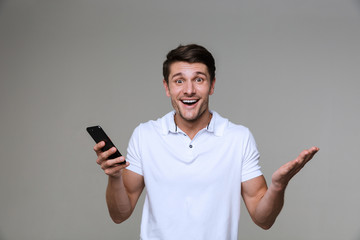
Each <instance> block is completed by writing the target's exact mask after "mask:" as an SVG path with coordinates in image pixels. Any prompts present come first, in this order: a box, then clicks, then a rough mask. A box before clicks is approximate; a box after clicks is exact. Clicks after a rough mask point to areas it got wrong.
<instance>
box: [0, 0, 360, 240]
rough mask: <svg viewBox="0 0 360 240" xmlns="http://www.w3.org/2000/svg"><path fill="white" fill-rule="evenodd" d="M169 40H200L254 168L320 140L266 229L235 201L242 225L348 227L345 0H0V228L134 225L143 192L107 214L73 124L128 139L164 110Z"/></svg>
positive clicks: (89, 230)
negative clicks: (119, 217) (257, 160)
mask: <svg viewBox="0 0 360 240" xmlns="http://www.w3.org/2000/svg"><path fill="white" fill-rule="evenodd" d="M180 43H182V44H186V43H199V44H203V45H204V46H206V47H207V48H208V49H209V50H210V51H212V53H213V54H214V56H215V58H216V60H217V68H218V71H217V85H216V87H215V94H214V95H213V96H212V97H211V99H210V101H211V103H210V105H211V109H213V110H216V111H217V112H219V113H220V114H221V115H223V116H224V117H227V118H229V119H231V120H232V121H233V122H235V123H238V124H243V125H245V126H247V127H249V128H250V129H251V130H252V132H253V134H254V136H255V138H256V140H257V143H258V146H259V149H260V151H261V153H262V157H261V161H262V170H263V172H264V175H265V176H266V178H267V181H268V182H269V181H270V180H271V175H272V173H273V172H274V171H275V170H276V169H277V168H278V167H279V166H281V165H282V164H284V163H285V162H287V161H289V160H292V159H293V158H295V157H296V156H297V155H298V153H299V152H300V151H301V150H303V149H304V148H308V147H311V146H313V145H316V146H319V147H320V148H321V151H320V152H319V154H318V155H317V156H316V158H315V159H314V160H313V161H312V162H311V163H309V165H307V166H306V167H305V168H304V169H303V171H302V172H301V173H299V175H298V176H296V178H295V179H294V180H293V181H292V182H291V183H290V185H289V188H288V190H287V192H286V202H285V207H284V209H283V211H282V213H281V214H280V216H279V218H278V220H277V222H276V224H275V225H274V226H273V228H272V229H270V230H268V231H264V230H261V229H260V228H258V227H256V226H255V225H254V224H253V223H252V222H251V220H250V218H249V216H248V213H247V211H246V210H245V209H244V208H243V211H242V218H241V224H240V230H239V231H240V236H241V237H240V238H241V239H274V240H275V239H276V240H281V239H284V240H285V239H292V240H296V239H306V240H311V239H327V240H331V239H334V240H338V239H349V240H359V239H360V223H359V215H360V204H359V203H360V192H359V186H358V185H359V184H358V183H359V182H360V176H359V167H360V163H359V159H358V156H359V154H358V150H359V137H360V135H359V133H360V130H359V122H360V114H359V105H360V104H359V103H360V94H359V89H360V88H359V87H360V86H359V85H360V84H359V76H360V70H359V66H360V64H359V63H360V2H359V1H358V0H301V1H299V0H298V1H295V0H273V1H268V0H243V1H215V0H211V1H205V0H200V1H199V0H195V1H189V0H183V1H165V0H154V1H134V0H122V1H115V0H113V1H111V0H106V1H94V0H86V1H85V0H74V1H69V0H66V1H55V0H43V1H40V0H39V1H36V0H13V1H4V0H3V1H0V79H1V82H0V84H1V85H0V120H1V124H0V134H1V135H0V136H1V138H0V156H1V168H0V239H4V240H21V239H26V240H32V239H34V240H35V239H36V240H42V239H45V240H48V239H49V240H52V239H59V240H63V239H138V235H139V227H140V218H141V209H142V202H143V196H142V198H141V201H140V203H139V204H138V206H137V208H136V211H135V213H134V215H133V216H132V217H131V218H130V219H129V220H128V221H127V222H125V223H123V224H120V225H115V224H113V223H112V222H111V220H110V218H109V216H108V213H107V208H106V204H105V197H104V193H105V187H106V183H107V177H106V175H104V173H103V172H102V171H101V169H100V168H99V167H98V166H97V164H96V163H95V159H96V157H95V154H94V152H93V151H92V146H93V142H92V139H90V137H89V136H88V135H87V133H86V131H85V128H86V127H87V126H89V125H95V124H101V125H102V126H103V127H104V129H105V130H106V131H107V132H108V133H109V135H110V136H111V137H112V139H113V141H114V142H115V143H116V145H118V146H119V148H120V150H121V151H122V152H123V154H126V148H127V144H128V140H129V137H130V135H131V133H132V131H133V129H134V128H135V127H136V126H137V125H138V124H139V123H140V122H144V121H147V120H149V119H156V118H158V117H160V116H162V115H164V114H165V113H167V112H168V111H170V110H171V109H172V108H171V104H170V100H169V99H168V98H167V97H166V95H165V92H164V89H163V86H162V73H161V67H162V62H163V60H164V57H165V54H166V53H167V52H168V51H169V50H170V49H172V48H175V47H176V46H178V45H179V44H180ZM219 204H221V203H219Z"/></svg>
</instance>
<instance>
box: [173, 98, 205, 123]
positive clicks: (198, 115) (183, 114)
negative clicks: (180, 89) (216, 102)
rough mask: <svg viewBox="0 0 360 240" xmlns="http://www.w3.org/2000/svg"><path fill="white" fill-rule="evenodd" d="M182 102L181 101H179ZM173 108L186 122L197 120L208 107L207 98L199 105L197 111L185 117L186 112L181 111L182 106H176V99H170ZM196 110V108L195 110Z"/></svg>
mask: <svg viewBox="0 0 360 240" xmlns="http://www.w3.org/2000/svg"><path fill="white" fill-rule="evenodd" d="M180 104H182V103H180ZM172 105H173V108H174V109H175V112H176V114H179V116H180V118H181V119H183V120H185V121H187V122H196V121H197V120H199V119H200V118H201V117H202V116H203V115H204V114H205V113H206V111H207V110H208V109H209V99H206V100H205V101H204V102H203V103H202V104H201V106H200V108H199V110H197V113H196V114H195V115H194V114H192V115H193V116H191V117H187V116H186V113H183V111H182V108H181V107H180V106H178V102H177V101H176V100H173V101H172ZM194 110H195V109H194ZM194 110H192V111H194ZM195 111H196V110H195Z"/></svg>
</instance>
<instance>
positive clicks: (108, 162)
mask: <svg viewBox="0 0 360 240" xmlns="http://www.w3.org/2000/svg"><path fill="white" fill-rule="evenodd" d="M104 146H105V142H104V141H101V142H99V143H97V144H95V146H94V151H95V153H96V155H97V157H98V158H97V159H96V163H97V164H99V165H100V166H101V169H102V170H104V172H105V174H107V175H108V176H110V177H115V178H118V177H120V176H121V171H122V169H124V168H126V167H127V166H129V163H128V162H126V163H125V164H121V165H120V164H119V163H121V162H124V161H125V157H124V156H121V157H118V158H114V159H109V156H111V155H112V154H113V153H115V152H116V148H115V147H112V148H110V149H109V150H107V151H105V152H103V151H102V150H101V149H102V148H103V147H104Z"/></svg>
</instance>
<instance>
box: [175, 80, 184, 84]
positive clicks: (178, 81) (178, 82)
mask: <svg viewBox="0 0 360 240" xmlns="http://www.w3.org/2000/svg"><path fill="white" fill-rule="evenodd" d="M183 82H184V81H183V80H182V79H177V80H175V83H177V84H181V83H183Z"/></svg>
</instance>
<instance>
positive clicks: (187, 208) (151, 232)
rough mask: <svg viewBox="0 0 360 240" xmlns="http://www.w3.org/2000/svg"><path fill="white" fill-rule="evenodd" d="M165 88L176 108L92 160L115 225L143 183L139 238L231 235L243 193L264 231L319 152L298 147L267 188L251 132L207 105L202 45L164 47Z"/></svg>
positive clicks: (209, 70) (207, 59)
mask: <svg viewBox="0 0 360 240" xmlns="http://www.w3.org/2000/svg"><path fill="white" fill-rule="evenodd" d="M163 74H164V80H163V85H164V88H165V91H166V95H167V96H168V97H170V99H171V103H172V106H173V108H174V111H172V112H170V113H168V114H166V115H165V116H164V117H162V118H160V119H158V120H156V121H149V122H147V123H144V124H140V125H139V126H138V127H137V128H136V129H135V131H134V133H133V135H132V137H131V139H130V142H129V147H128V155H127V163H126V164H124V165H119V164H118V163H120V162H123V161H125V158H124V157H120V158H117V159H113V160H111V159H109V160H108V157H109V156H110V155H111V154H113V153H114V152H115V151H116V149H114V148H113V149H110V150H108V151H106V152H102V151H101V148H102V147H103V146H104V143H103V142H101V143H98V144H96V145H95V147H94V150H95V152H96V153H97V156H98V159H97V163H98V164H99V165H100V166H101V168H102V169H103V170H104V172H105V173H106V174H107V175H108V186H107V191H106V200H107V205H108V209H109V212H110V216H111V218H112V219H113V221H114V222H116V223H121V222H123V221H124V220H126V219H127V218H128V217H130V215H131V213H132V212H133V210H134V208H135V205H136V202H137V201H138V199H139V196H140V194H141V193H142V191H143V189H144V187H145V186H146V198H145V203H144V209H143V216H142V223H141V234H140V238H141V239H144V240H145V239H146V240H147V239H166V240H168V239H169V240H174V239H179V240H184V239H197V240H198V239H200V240H201V239H204V240H205V239H206V240H209V239H210V240H211V239H222V240H223V239H237V237H238V223H239V217H240V201H241V197H242V199H243V200H244V202H245V205H246V207H247V210H248V212H249V214H250V216H251V218H252V219H253V221H254V222H255V223H256V224H257V225H258V226H260V227H261V228H264V229H269V228H270V227H271V226H272V225H273V223H274V222H275V219H276V217H277V216H278V214H279V213H280V211H281V208H282V206H283V203H284V191H285V188H286V186H287V184H288V182H289V181H290V179H291V178H292V177H293V176H294V175H295V174H296V173H297V172H298V171H300V169H301V168H302V167H303V166H304V165H305V164H306V163H307V162H308V161H309V160H310V159H311V158H312V157H313V156H314V154H315V153H316V152H317V151H318V150H319V149H318V148H317V147H312V148H310V149H308V150H304V151H303V152H301V153H300V155H299V156H298V157H297V158H296V159H295V160H293V161H291V162H288V163H287V164H285V165H283V166H282V167H280V168H279V169H278V170H277V171H276V172H275V173H274V174H273V176H272V182H271V184H270V186H269V188H268V187H267V184H266V182H265V179H264V177H263V175H262V173H261V171H260V167H259V165H258V159H259V153H258V150H257V148H256V144H255V141H254V139H253V136H252V135H251V133H250V131H249V130H248V129H247V128H245V127H243V126H241V125H235V124H233V123H231V122H230V121H229V120H227V119H225V118H222V117H221V116H220V115H219V114H218V113H216V112H215V111H210V110H209V96H210V95H212V94H213V93H214V87H215V82H216V78H215V61H214V58H213V56H212V55H211V53H210V52H208V51H207V50H206V49H205V48H204V47H202V46H199V45H195V44H190V45H186V46H179V47H178V48H176V49H174V50H172V51H170V52H169V53H168V55H167V59H166V61H165V62H164V64H163Z"/></svg>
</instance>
